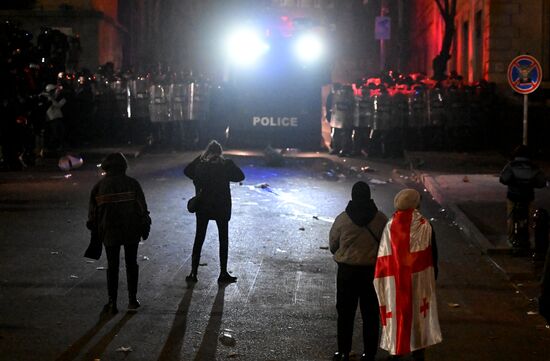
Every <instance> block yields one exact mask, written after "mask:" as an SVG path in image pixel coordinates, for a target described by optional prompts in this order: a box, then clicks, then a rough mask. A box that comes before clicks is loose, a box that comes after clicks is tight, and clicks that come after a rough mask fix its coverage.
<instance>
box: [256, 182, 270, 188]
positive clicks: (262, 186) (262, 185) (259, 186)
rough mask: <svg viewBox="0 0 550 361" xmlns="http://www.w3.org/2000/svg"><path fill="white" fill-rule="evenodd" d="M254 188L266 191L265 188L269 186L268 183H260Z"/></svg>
mask: <svg viewBox="0 0 550 361" xmlns="http://www.w3.org/2000/svg"><path fill="white" fill-rule="evenodd" d="M254 187H256V188H262V189H265V188H267V187H269V184H267V183H258V184H256V185H255V186H254Z"/></svg>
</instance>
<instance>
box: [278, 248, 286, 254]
mask: <svg viewBox="0 0 550 361" xmlns="http://www.w3.org/2000/svg"><path fill="white" fill-rule="evenodd" d="M277 252H280V253H286V251H285V250H284V249H280V248H277Z"/></svg>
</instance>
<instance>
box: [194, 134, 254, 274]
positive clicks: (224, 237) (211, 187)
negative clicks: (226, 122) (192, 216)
mask: <svg viewBox="0 0 550 361" xmlns="http://www.w3.org/2000/svg"><path fill="white" fill-rule="evenodd" d="M184 174H185V175H186V176H187V177H189V178H190V179H191V180H193V184H194V185H195V194H196V195H198V197H199V201H198V207H197V211H196V219H197V226H196V232H195V241H194V244H193V255H192V264H191V273H190V274H189V275H188V276H187V277H186V280H187V281H188V282H197V273H198V268H199V262H200V257H201V251H202V245H203V243H204V239H205V237H206V230H207V227H208V222H209V221H210V220H214V221H216V225H217V227H218V237H219V242H220V251H219V252H220V276H219V277H218V282H220V283H231V282H236V281H237V277H234V276H231V275H230V274H229V272H228V271H227V258H228V252H229V220H230V219H231V190H230V188H229V183H230V182H240V181H242V180H244V173H243V172H242V170H241V169H240V168H239V167H238V166H237V165H236V164H235V163H234V162H233V161H232V160H231V159H226V158H225V157H224V156H223V150H222V146H221V145H220V143H218V142H217V141H215V140H213V141H211V142H210V143H209V144H208V146H207V147H206V149H205V151H204V152H203V153H202V154H201V155H200V156H198V157H197V158H195V159H194V160H193V161H192V162H191V163H190V164H189V165H187V167H185V169H184Z"/></svg>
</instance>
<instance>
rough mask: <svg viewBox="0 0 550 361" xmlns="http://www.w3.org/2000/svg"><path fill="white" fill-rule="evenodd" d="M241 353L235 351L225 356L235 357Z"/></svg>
mask: <svg viewBox="0 0 550 361" xmlns="http://www.w3.org/2000/svg"><path fill="white" fill-rule="evenodd" d="M239 356H241V355H239V354H238V353H236V352H232V353H230V354H228V355H227V358H236V357H239Z"/></svg>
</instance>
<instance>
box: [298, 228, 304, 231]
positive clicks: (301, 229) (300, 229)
mask: <svg viewBox="0 0 550 361" xmlns="http://www.w3.org/2000/svg"><path fill="white" fill-rule="evenodd" d="M298 230H299V231H305V230H306V229H305V228H304V227H300V228H298Z"/></svg>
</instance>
